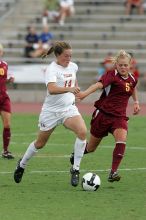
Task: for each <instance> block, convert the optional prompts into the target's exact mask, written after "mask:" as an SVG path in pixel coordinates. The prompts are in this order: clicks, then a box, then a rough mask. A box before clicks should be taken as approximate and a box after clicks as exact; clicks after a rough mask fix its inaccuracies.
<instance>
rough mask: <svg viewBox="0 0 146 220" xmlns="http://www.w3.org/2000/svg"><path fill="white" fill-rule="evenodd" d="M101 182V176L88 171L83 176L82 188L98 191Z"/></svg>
mask: <svg viewBox="0 0 146 220" xmlns="http://www.w3.org/2000/svg"><path fill="white" fill-rule="evenodd" d="M100 184H101V180H100V177H99V176H98V175H97V174H95V173H86V174H85V175H84V176H83V177H82V188H83V190H85V191H96V190H97V189H98V188H99V186H100Z"/></svg>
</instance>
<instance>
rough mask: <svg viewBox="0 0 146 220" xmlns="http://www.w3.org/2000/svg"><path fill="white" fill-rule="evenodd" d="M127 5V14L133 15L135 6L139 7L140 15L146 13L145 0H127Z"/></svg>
mask: <svg viewBox="0 0 146 220" xmlns="http://www.w3.org/2000/svg"><path fill="white" fill-rule="evenodd" d="M125 5H126V14H127V15H131V13H132V9H133V8H137V10H138V13H139V14H140V15H142V14H143V13H144V7H143V0H127V1H126V4H125Z"/></svg>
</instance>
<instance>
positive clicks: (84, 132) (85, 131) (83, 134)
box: [77, 128, 87, 140]
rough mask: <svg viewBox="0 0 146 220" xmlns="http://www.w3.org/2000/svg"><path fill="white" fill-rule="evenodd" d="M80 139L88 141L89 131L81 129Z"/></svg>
mask: <svg viewBox="0 0 146 220" xmlns="http://www.w3.org/2000/svg"><path fill="white" fill-rule="evenodd" d="M77 135H78V138H80V139H81V140H85V139H86V135H87V129H86V128H84V129H80V130H79V131H78V134H77Z"/></svg>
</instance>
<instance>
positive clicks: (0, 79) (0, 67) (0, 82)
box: [0, 61, 8, 95]
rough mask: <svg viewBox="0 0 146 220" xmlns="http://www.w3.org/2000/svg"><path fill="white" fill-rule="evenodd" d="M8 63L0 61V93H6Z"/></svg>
mask: <svg viewBox="0 0 146 220" xmlns="http://www.w3.org/2000/svg"><path fill="white" fill-rule="evenodd" d="M7 72H8V64H7V63H6V62H4V61H0V94H1V95H2V94H3V95H4V94H5V93H6V90H7V88H6V82H7Z"/></svg>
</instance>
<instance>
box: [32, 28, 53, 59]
mask: <svg viewBox="0 0 146 220" xmlns="http://www.w3.org/2000/svg"><path fill="white" fill-rule="evenodd" d="M53 38H54V35H53V34H52V33H51V32H50V31H49V27H48V26H44V27H43V31H42V33H41V34H40V36H39V47H38V49H36V50H35V51H34V52H32V53H31V57H34V58H35V57H40V56H41V55H42V54H44V53H46V51H48V50H49V48H50V47H51V46H52V42H53Z"/></svg>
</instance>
